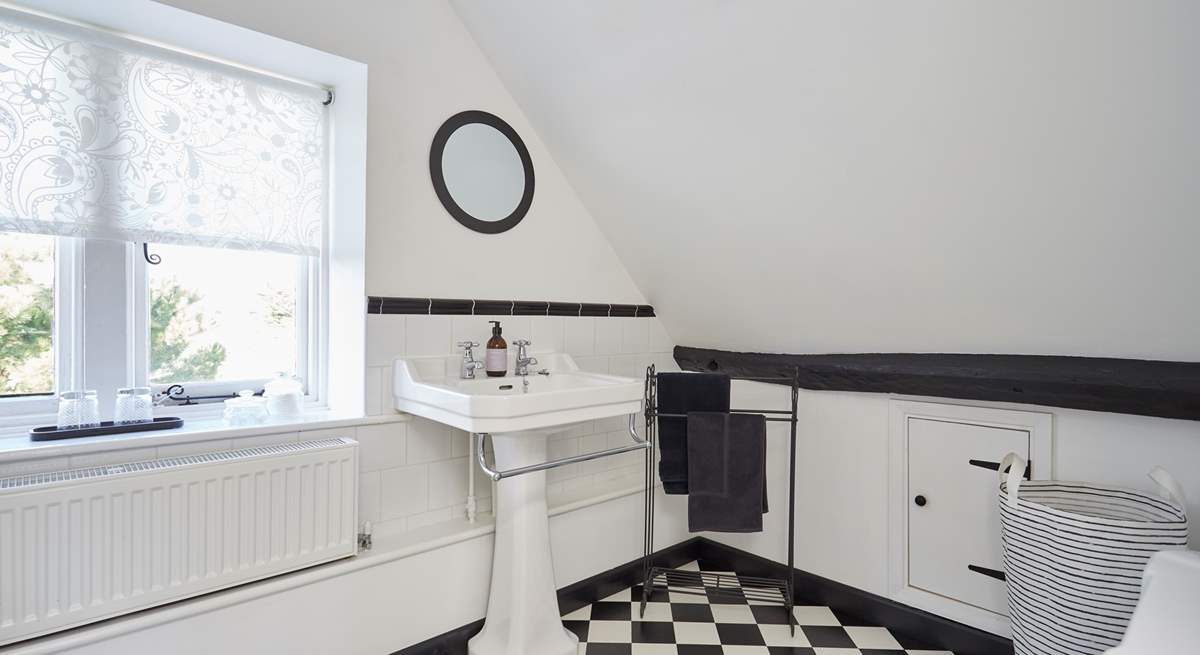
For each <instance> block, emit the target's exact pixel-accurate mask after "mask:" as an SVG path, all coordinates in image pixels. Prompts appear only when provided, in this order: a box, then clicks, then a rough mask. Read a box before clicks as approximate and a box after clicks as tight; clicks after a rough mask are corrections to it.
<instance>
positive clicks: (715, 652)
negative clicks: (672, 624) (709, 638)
mask: <svg viewBox="0 0 1200 655" xmlns="http://www.w3.org/2000/svg"><path fill="white" fill-rule="evenodd" d="M675 650H676V651H678V653H679V655H723V653H724V652H725V651H723V650H721V647H720V646H709V645H700V644H677V645H676V646H675ZM588 655H592V651H591V645H590V644H589V645H588Z"/></svg>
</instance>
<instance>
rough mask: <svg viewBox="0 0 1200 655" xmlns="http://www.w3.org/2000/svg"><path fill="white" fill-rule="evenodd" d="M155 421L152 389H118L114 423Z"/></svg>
mask: <svg viewBox="0 0 1200 655" xmlns="http://www.w3.org/2000/svg"><path fill="white" fill-rule="evenodd" d="M153 420H154V396H153V395H151V393H150V387H126V388H124V389H117V405H116V407H115V408H114V410H113V422H114V423H117V424H128V423H149V422H150V421H153Z"/></svg>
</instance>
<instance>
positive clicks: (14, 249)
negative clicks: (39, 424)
mask: <svg viewBox="0 0 1200 655" xmlns="http://www.w3.org/2000/svg"><path fill="white" fill-rule="evenodd" d="M54 245H55V244H54V238H53V237H47V236H42V235H39V234H3V235H0V397H6V398H11V397H20V396H36V395H45V394H52V393H54V390H55V385H54V377H55V376H54Z"/></svg>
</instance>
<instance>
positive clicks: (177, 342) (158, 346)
mask: <svg viewBox="0 0 1200 655" xmlns="http://www.w3.org/2000/svg"><path fill="white" fill-rule="evenodd" d="M150 295H151V297H152V298H153V301H152V302H151V303H150V361H151V362H152V363H153V365H154V370H153V371H152V372H151V374H150V380H151V382H184V381H197V380H212V379H214V378H215V377H216V376H217V370H218V369H220V368H221V364H222V363H224V362H225V356H226V352H225V346H222V345H221V344H219V343H213V344H208V345H206V346H201V347H199V348H190V350H191V351H190V352H189V347H190V346H192V344H194V343H195V342H196V341H197V340H198V337H200V336H201V335H203V333H204V315H203V314H201V313H200V312H197V311H193V310H192V306H193V305H195V304H196V303H198V302H199V301H200V296H199V295H198V294H196V293H194V292H191V291H188V290H186V289H184V288H183V287H181V286H179V285H178V284H175V283H174V282H166V283H163V284H162V285H161V286H160V287H159V288H157V289H155V290H154V291H153V292H152V293H151V294H150Z"/></svg>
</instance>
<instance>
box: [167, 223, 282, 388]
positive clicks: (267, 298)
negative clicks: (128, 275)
mask: <svg viewBox="0 0 1200 655" xmlns="http://www.w3.org/2000/svg"><path fill="white" fill-rule="evenodd" d="M150 248H151V252H153V253H154V254H157V255H161V256H162V263H160V264H158V265H147V267H146V268H147V269H148V271H149V274H148V275H149V280H150V381H151V382H154V383H159V384H162V383H170V382H202V381H209V380H249V379H257V378H268V377H271V376H272V375H274V374H275V373H277V372H280V371H284V372H289V373H292V372H296V367H297V359H296V358H297V352H298V330H297V326H298V325H299V323H298V321H297V318H296V289H297V282H298V280H299V271H300V264H301V261H302V259H303V258H302V257H300V256H297V255H285V254H277V253H268V252H252V251H242V250H221V249H216V248H199V247H187V246H168V245H162V244H152V245H151V246H150Z"/></svg>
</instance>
